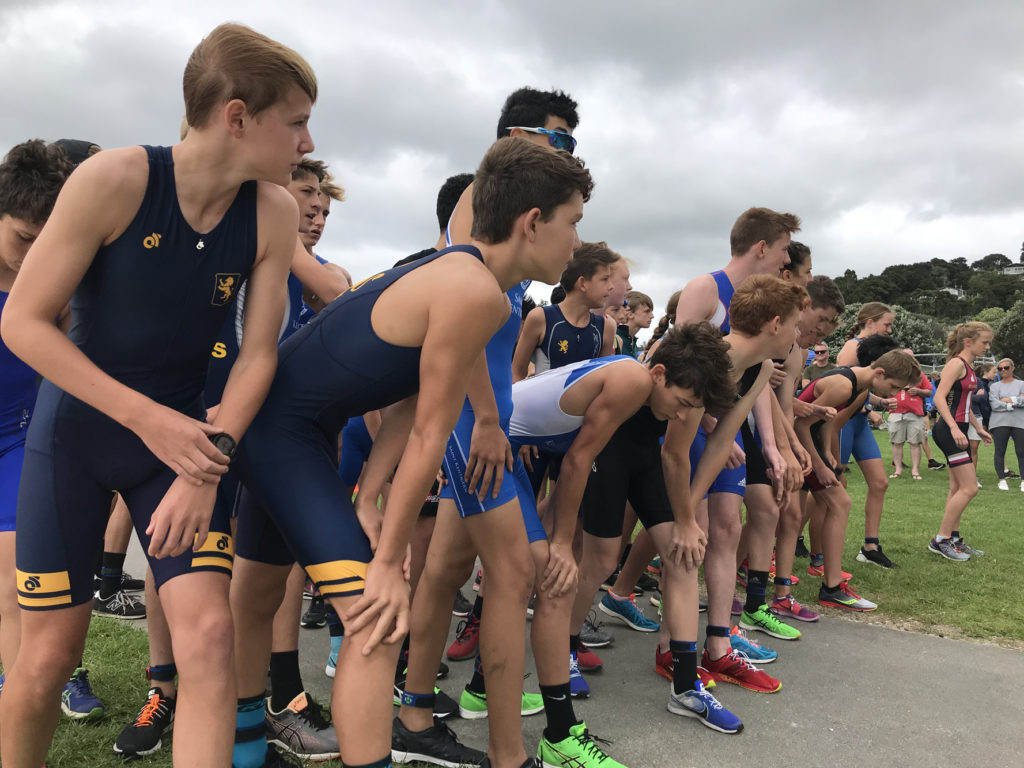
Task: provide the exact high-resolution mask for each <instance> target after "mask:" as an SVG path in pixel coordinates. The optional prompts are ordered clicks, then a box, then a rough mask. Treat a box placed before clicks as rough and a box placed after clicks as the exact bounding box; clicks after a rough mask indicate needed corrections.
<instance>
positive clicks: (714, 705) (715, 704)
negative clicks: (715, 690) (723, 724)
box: [697, 677, 724, 709]
mask: <svg viewBox="0 0 1024 768" xmlns="http://www.w3.org/2000/svg"><path fill="white" fill-rule="evenodd" d="M697 683H698V684H699V685H700V688H698V689H697V697H698V698H699V699H700V700H701V701H703V702H704V706H706V707H707V708H708V709H724V707H723V706H722V702H720V701H719V700H718V699H716V698H715V697H714V696H713V695H712V694H711V693H710V692H708V689H707V688H705V687H704V683H703V682H701V681H700V679H699V677H698V680H697Z"/></svg>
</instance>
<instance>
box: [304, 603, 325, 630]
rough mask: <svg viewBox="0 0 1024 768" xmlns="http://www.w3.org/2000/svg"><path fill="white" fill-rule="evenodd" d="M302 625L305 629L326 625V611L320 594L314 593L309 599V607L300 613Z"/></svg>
mask: <svg viewBox="0 0 1024 768" xmlns="http://www.w3.org/2000/svg"><path fill="white" fill-rule="evenodd" d="M302 626H303V628H305V629H320V627H325V626H327V613H326V610H325V608H324V599H323V597H322V596H321V595H316V596H315V597H313V599H312V600H310V601H309V608H307V609H306V612H305V613H303V614H302Z"/></svg>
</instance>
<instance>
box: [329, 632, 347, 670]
mask: <svg viewBox="0 0 1024 768" xmlns="http://www.w3.org/2000/svg"><path fill="white" fill-rule="evenodd" d="M344 639H345V636H344V635H338V636H337V637H332V638H331V655H330V656H328V657H327V666H326V667H325V668H324V674H325V675H327V676H328V677H334V671H335V670H336V669H337V668H338V651H340V650H341V641H342V640H344Z"/></svg>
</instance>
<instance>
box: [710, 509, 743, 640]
mask: <svg viewBox="0 0 1024 768" xmlns="http://www.w3.org/2000/svg"><path fill="white" fill-rule="evenodd" d="M742 501H743V497H742V496H737V495H736V494H734V493H712V494H710V495H709V496H708V546H707V550H706V552H705V555H704V581H705V582H706V583H707V588H708V624H710V625H711V626H715V627H728V626H729V624H730V623H731V618H730V611H731V609H732V600H733V596H734V594H735V588H734V585H735V584H736V547H737V546H738V544H739V540H740V504H741V503H742ZM731 650H732V646H731V644H730V642H729V638H728V637H708V642H707V651H708V655H709V656H710V657H711V658H712V659H720V658H721V657H722V656H724V655H726V654H727V653H729V652H730V651H731Z"/></svg>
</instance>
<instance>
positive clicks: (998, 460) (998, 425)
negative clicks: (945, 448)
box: [988, 357, 1024, 492]
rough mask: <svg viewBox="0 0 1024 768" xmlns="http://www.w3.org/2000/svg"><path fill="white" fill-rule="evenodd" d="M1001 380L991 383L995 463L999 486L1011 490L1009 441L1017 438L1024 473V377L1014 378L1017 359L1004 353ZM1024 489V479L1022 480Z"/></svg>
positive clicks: (1019, 463) (1019, 466)
mask: <svg viewBox="0 0 1024 768" xmlns="http://www.w3.org/2000/svg"><path fill="white" fill-rule="evenodd" d="M996 372H997V373H998V374H999V380H998V381H994V382H992V383H991V384H990V385H989V387H988V402H989V405H990V406H991V408H992V415H991V418H990V421H989V426H990V430H989V431H990V432H991V433H992V440H993V441H994V442H995V445H996V450H995V459H994V460H995V467H996V474H997V475H998V476H999V490H1001V491H1008V490H1010V488H1009V486H1008V485H1007V483H1006V478H1007V477H1009V476H1010V473H1009V472H1007V471H1006V444H1007V442H1009V440H1010V438H1011V437H1012V438H1013V449H1014V451H1015V452H1016V454H1017V471H1018V472H1019V473H1020V475H1021V476H1022V477H1024V381H1021V380H1020V379H1017V378H1014V375H1013V360H1011V359H1010V358H1008V357H1004V358H1003V359H1002V360H1000V361H999V362H998V363H997V364H996ZM1020 490H1021V492H1024V480H1022V481H1021V484H1020Z"/></svg>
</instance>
